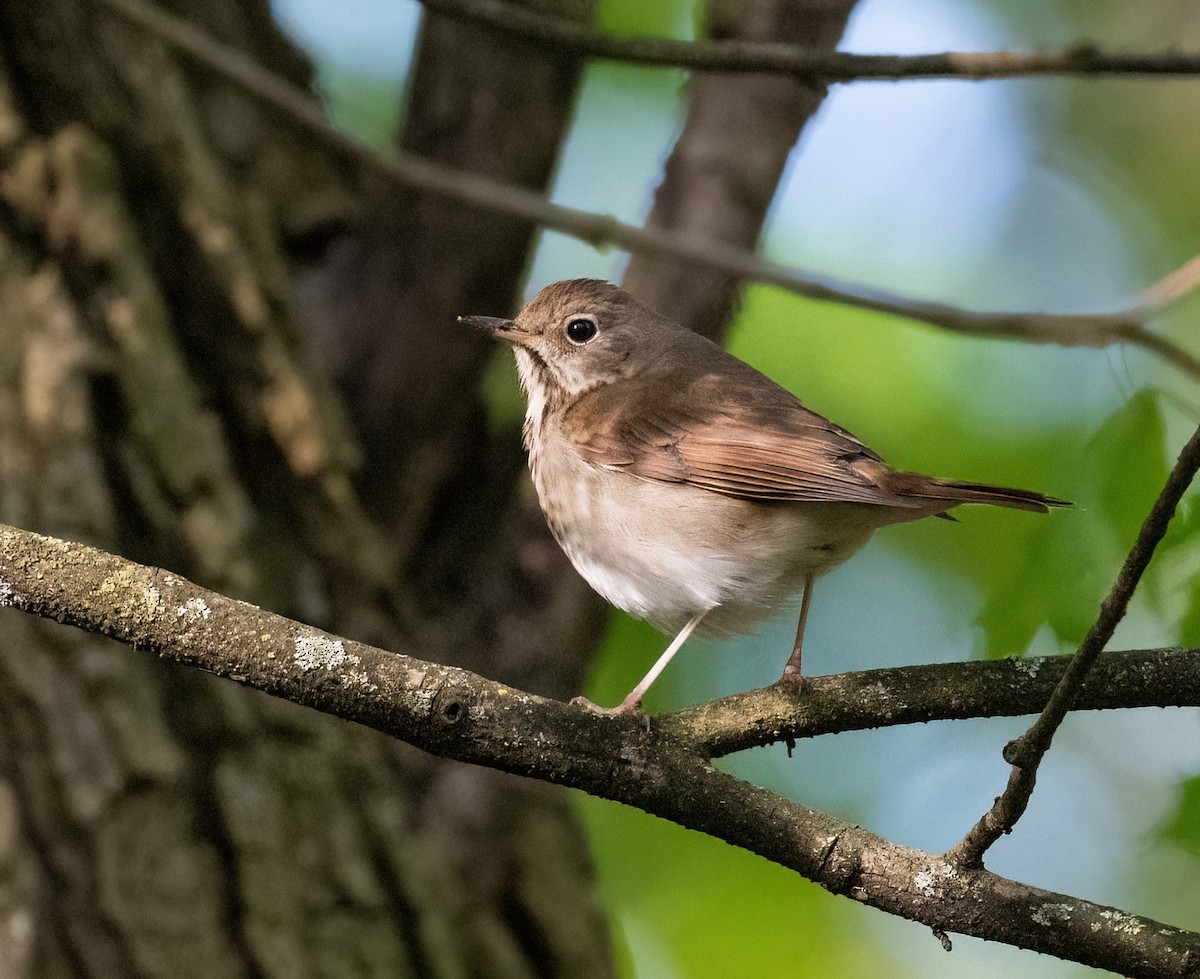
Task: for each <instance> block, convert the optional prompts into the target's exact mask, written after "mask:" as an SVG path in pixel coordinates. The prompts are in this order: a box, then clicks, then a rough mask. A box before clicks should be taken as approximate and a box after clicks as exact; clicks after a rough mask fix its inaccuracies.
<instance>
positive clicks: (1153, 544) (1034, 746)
mask: <svg viewBox="0 0 1200 979" xmlns="http://www.w3.org/2000/svg"><path fill="white" fill-rule="evenodd" d="M1197 471H1200V428H1198V429H1196V431H1195V432H1194V433H1193V434H1192V437H1191V438H1190V439H1189V440H1188V443H1187V445H1185V446H1184V447H1183V451H1182V452H1180V454H1179V458H1178V460H1176V462H1175V466H1174V468H1173V469H1172V470H1171V473H1170V475H1169V476H1168V477H1167V483H1166V485H1165V486H1164V487H1163V490H1162V492H1161V493H1159V495H1158V499H1157V500H1155V501H1154V506H1153V507H1152V508H1151V510H1150V513H1149V515H1148V516H1147V517H1146V520H1145V522H1144V523H1143V524H1142V529H1141V530H1140V531H1139V532H1138V536H1137V539H1136V540H1135V541H1134V542H1133V547H1132V548H1131V549H1130V551H1129V555H1128V556H1127V557H1126V558H1125V563H1124V564H1123V565H1122V566H1121V570H1120V571H1119V572H1118V574H1117V578H1116V581H1114V582H1113V585H1112V588H1111V589H1110V590H1109V593H1108V597H1107V598H1105V599H1104V601H1103V603H1101V605H1100V614H1099V615H1098V616H1097V617H1096V621H1095V622H1094V623H1093V624H1092V627H1091V629H1089V630H1088V634H1087V635H1086V636H1085V637H1084V640H1083V642H1082V644H1081V645H1080V647H1079V650H1078V651H1077V652H1076V653H1075V655H1074V656H1072V657H1071V660H1070V663H1069V664H1068V666H1067V669H1066V671H1065V672H1064V673H1063V676H1062V679H1061V680H1059V682H1058V684H1057V685H1056V686H1055V688H1054V692H1053V693H1052V694H1051V696H1050V700H1049V701H1048V702H1047V704H1046V707H1045V709H1044V710H1043V711H1042V712H1041V714H1040V715H1039V716H1038V718H1037V720H1036V721H1034V722H1033V724H1032V726H1031V727H1030V728H1029V730H1028V731H1026V732H1025V733H1024V734H1023V735H1021V737H1019V738H1017V739H1016V740H1015V741H1013V742H1012V743H1011V744H1009V745H1008V747H1007V748H1006V749H1005V751H1004V757H1005V760H1006V761H1008V762H1009V763H1010V764H1011V765H1012V771H1010V772H1009V776H1008V785H1007V786H1006V787H1005V789H1004V792H1003V794H1001V795H1000V797H999V798H997V799H996V801H995V803H994V804H993V806H992V808H991V809H990V810H988V811H987V812H986V813H984V815H983V817H982V818H981V819H980V820H979V822H977V823H976V824H975V825H974V826H973V827H972V828H971V831H970V832H969V833H968V834H967V835H966V836H965V837H964V838H963V840H962V841H961V842H960V843H959V844H958V846H956V847H955V848H954V849H953V850H952V851H951V852H950V853H949V854H948V857H949V858H950V859H951V861H953V862H954V863H955V864H957V865H960V866H976V865H978V864H979V863H980V862H981V860H982V858H983V855H984V853H986V852H987V849H988V847H990V846H991V845H992V844H993V843H995V842H996V840H998V839H999V838H1000V837H1001V836H1002V835H1004V834H1005V833H1008V832H1009V831H1011V830H1012V828H1013V826H1015V825H1016V823H1017V820H1019V819H1020V818H1021V816H1022V815H1023V814H1024V812H1025V807H1026V806H1027V805H1028V804H1029V798H1030V796H1032V795H1033V788H1034V785H1035V783H1036V782H1037V771H1038V766H1040V765H1041V763H1042V759H1043V758H1044V757H1045V755H1046V752H1047V751H1048V750H1050V742H1051V741H1052V740H1053V738H1054V734H1055V732H1056V731H1057V730H1058V728H1059V725H1061V724H1062V722H1063V718H1065V717H1066V716H1067V711H1069V710H1070V709H1071V708H1072V707H1073V706H1074V705H1075V703H1076V701H1077V700H1078V698H1079V696H1080V690H1081V688H1082V687H1083V683H1084V680H1085V679H1086V678H1087V676H1088V674H1089V673H1090V672H1091V670H1092V667H1093V666H1094V665H1095V663H1096V659H1097V658H1098V657H1099V655H1100V653H1101V651H1103V649H1104V647H1105V646H1106V645H1107V644H1108V641H1109V640H1110V639H1111V638H1112V634H1113V632H1115V631H1116V628H1117V623H1119V622H1120V621H1121V619H1123V618H1124V617H1125V610H1126V609H1127V608H1128V607H1129V601H1130V599H1132V598H1133V593H1134V591H1135V590H1136V589H1137V586H1138V582H1140V581H1141V579H1142V574H1143V573H1144V572H1145V570H1146V568H1147V567H1149V565H1150V559H1151V558H1153V557H1154V551H1155V548H1157V547H1158V544H1159V542H1160V541H1161V540H1162V539H1163V537H1164V536H1165V535H1166V533H1167V526H1168V525H1169V524H1170V522H1171V518H1172V517H1173V516H1174V515H1175V509H1176V507H1178V506H1179V501H1180V500H1181V499H1183V494H1184V493H1185V492H1186V491H1187V488H1188V487H1189V486H1190V485H1191V484H1192V480H1193V479H1194V478H1195V476H1196V472H1197Z"/></svg>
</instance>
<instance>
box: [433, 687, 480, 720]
mask: <svg viewBox="0 0 1200 979" xmlns="http://www.w3.org/2000/svg"><path fill="white" fill-rule="evenodd" d="M470 706H471V705H470V703H469V701H468V698H467V697H466V696H464V695H463V692H462V691H461V690H458V689H455V688H454V687H452V686H444V687H442V689H441V690H439V691H438V692H437V694H436V695H435V696H434V698H433V720H434V722H435V723H437V724H440V725H441V726H442V727H447V728H451V727H458V726H459V725H460V724H462V723H463V722H464V721H466V719H467V715H468V714H469V713H470Z"/></svg>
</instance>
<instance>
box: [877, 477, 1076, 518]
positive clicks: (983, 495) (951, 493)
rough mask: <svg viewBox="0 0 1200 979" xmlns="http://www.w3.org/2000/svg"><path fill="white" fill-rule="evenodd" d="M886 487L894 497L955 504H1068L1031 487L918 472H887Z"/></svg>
mask: <svg viewBox="0 0 1200 979" xmlns="http://www.w3.org/2000/svg"><path fill="white" fill-rule="evenodd" d="M888 475H889V479H888V485H887V489H889V490H891V491H892V492H893V493H895V494H896V495H897V496H915V497H922V498H924V499H927V500H952V501H953V502H955V503H987V504H990V505H991V506H1006V507H1012V508H1013V509H1014V510H1031V511H1033V512H1034V513H1049V512H1050V508H1051V507H1056V506H1071V501H1070V500H1059V499H1056V498H1055V497H1053V496H1046V495H1045V494H1043V493H1035V492H1034V491H1033V490H1023V489H1010V488H1008V487H1007V486H989V485H988V484H987V483H960V482H958V481H957V480H953V479H937V478H935V477H933V476H923V475H921V474H920V473H907V472H894V473H889V474H888Z"/></svg>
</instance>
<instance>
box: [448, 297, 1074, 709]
mask: <svg viewBox="0 0 1200 979" xmlns="http://www.w3.org/2000/svg"><path fill="white" fill-rule="evenodd" d="M466 321H467V322H469V323H472V324H474V325H476V326H479V327H481V328H483V329H486V330H488V331H489V332H491V333H493V334H495V335H496V336H499V337H501V338H502V339H504V340H506V341H508V342H509V343H510V344H511V345H512V346H513V350H514V352H515V353H516V357H517V364H518V368H519V370H520V374H521V380H522V384H523V386H524V387H525V390H526V393H527V395H528V399H529V408H528V413H527V415H526V423H525V440H526V446H527V448H528V449H529V454H530V467H531V469H532V471H533V477H534V483H535V485H536V487H537V490H538V498H539V500H540V502H541V504H542V508H543V510H544V511H545V513H546V517H547V520H548V522H549V524H550V527H551V529H552V530H553V532H554V534H555V536H556V538H557V539H558V541H559V543H560V544H561V545H562V546H563V549H564V550H565V551H566V552H567V554H568V556H570V558H571V560H572V562H573V563H574V564H575V566H576V568H577V569H578V570H579V572H580V573H581V574H582V575H583V576H584V577H585V578H586V579H587V580H588V582H589V583H590V584H592V586H593V587H594V588H596V590H597V591H599V592H600V593H601V594H602V595H604V597H605V598H607V599H608V600H609V601H611V602H612V603H613V604H615V605H617V606H619V607H620V608H623V609H625V610H626V611H628V612H630V613H631V614H633V615H636V616H639V617H641V618H647V619H649V620H650V621H652V622H654V623H655V624H656V625H659V626H660V627H662V628H664V629H668V630H679V634H678V635H677V636H676V639H675V641H674V642H672V644H671V646H670V647H669V648H668V650H667V652H666V653H664V655H663V657H661V658H660V660H659V662H658V663H657V664H656V665H655V668H654V669H653V670H651V672H650V674H649V675H648V676H647V677H646V679H645V680H643V681H642V683H640V684H639V685H638V687H637V688H635V689H634V691H633V692H631V694H630V695H629V697H627V698H626V700H625V701H624V702H623V703H622V705H621V706H620V707H619V708H617V710H619V711H625V710H633V709H636V707H637V703H638V701H639V700H640V698H641V695H642V694H643V693H644V692H645V690H646V688H647V687H648V686H649V684H650V682H651V681H652V680H653V679H654V677H655V676H657V674H658V672H659V671H660V670H661V669H662V667H663V666H665V664H666V661H667V660H668V659H669V658H670V656H671V655H673V654H674V652H675V651H676V650H677V649H678V648H679V646H680V645H681V644H682V641H683V639H684V638H686V636H687V635H688V634H689V633H690V632H691V630H692V629H693V628H695V627H697V626H700V627H701V628H702V629H708V630H710V631H715V632H718V633H725V632H731V631H742V630H745V629H747V628H750V627H752V626H753V625H754V624H755V623H756V622H758V621H759V620H761V619H762V618H764V617H766V616H768V615H770V614H772V613H773V612H774V611H775V610H776V609H777V608H778V607H779V606H780V605H781V604H782V603H784V602H786V601H787V600H788V599H789V597H790V596H792V595H794V594H795V593H796V592H799V591H801V590H803V593H804V595H803V601H802V604H801V614H800V622H799V626H798V628H797V636H796V643H795V646H794V648H793V652H792V656H791V657H790V658H789V660H788V665H787V668H786V669H785V676H799V671H800V650H801V640H802V637H803V629H804V619H805V615H806V613H807V609H808V598H809V596H810V594H811V586H812V582H813V579H814V578H816V577H817V576H818V575H820V574H823V573H825V572H826V571H828V570H830V569H831V568H833V567H835V566H836V565H837V564H840V563H841V562H842V561H843V560H845V559H846V558H847V557H849V556H850V555H851V554H852V553H854V551H855V550H857V549H858V548H859V547H861V546H862V544H864V543H865V542H866V540H867V538H868V537H869V536H870V535H871V533H872V532H873V531H874V530H876V529H878V528H879V527H882V526H885V525H887V524H891V523H898V522H902V521H908V520H915V519H919V518H921V517H925V516H945V515H946V511H948V510H950V509H951V508H953V507H955V506H958V505H959V504H962V503H984V504H991V505H994V506H1003V507H1012V508H1014V509H1020V510H1031V511H1037V512H1046V511H1047V510H1048V509H1049V508H1050V507H1052V506H1062V505H1065V504H1064V502H1063V501H1061V500H1057V499H1054V498H1053V497H1048V496H1044V495H1043V494H1041V493H1035V492H1032V491H1029V490H1020V489H1009V488H1006V487H999V486H989V485H986V484H981V483H969V482H958V481H954V480H947V479H939V478H936V477H933V476H925V475H922V474H920V473H912V472H902V471H897V470H894V469H892V468H891V467H890V466H888V465H887V463H885V462H884V461H883V459H882V458H880V456H879V455H878V454H877V453H875V452H874V451H872V450H871V449H870V448H868V447H867V446H866V445H865V444H863V442H861V441H860V440H859V439H858V438H857V437H855V436H854V435H853V434H851V433H850V432H848V431H846V430H845V429H844V428H841V427H840V426H838V425H835V424H834V423H833V422H831V421H829V420H828V419H827V418H824V417H822V416H821V415H818V414H816V413H815V412H813V411H810V410H809V409H808V408H806V407H805V406H804V405H803V404H801V402H800V401H799V399H797V398H796V397H795V396H794V395H792V394H791V393H790V392H788V391H787V390H785V389H784V388H782V387H780V386H779V385H778V384H776V383H775V382H774V381H772V380H771V379H770V378H768V377H766V376H765V375H764V374H762V373H760V372H759V371H757V370H755V369H754V368H753V367H751V366H750V365H748V364H746V363H744V362H743V361H741V360H738V359H737V358H736V357H734V356H733V355H731V354H729V353H728V352H726V351H725V350H723V349H722V348H720V347H719V346H717V345H716V344H714V343H712V342H710V341H709V340H706V339H704V338H703V337H700V336H698V335H696V334H694V333H691V332H690V331H688V330H685V329H683V328H682V327H681V326H679V325H678V324H676V323H674V322H672V321H671V320H668V319H667V318H665V317H663V316H661V315H660V314H658V313H656V312H655V311H653V310H651V309H650V308H648V307H646V306H644V305H642V304H641V303H639V302H637V301H636V300H635V299H633V297H632V296H629V295H628V294H627V293H625V292H623V291H622V290H620V289H618V288H617V287H616V286H613V285H610V284H609V283H606V282H600V281H598V280H594V279H575V280H570V281H566V282H558V283H555V284H554V285H551V286H547V287H546V288H545V289H543V290H542V291H541V292H540V293H538V295H537V296H535V297H534V299H533V300H532V301H530V303H529V304H528V305H527V306H526V307H525V308H524V309H523V310H522V311H521V312H520V313H519V314H518V316H517V318H516V319H515V320H499V319H491V318H487V317H467V318H466Z"/></svg>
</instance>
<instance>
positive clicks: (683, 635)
mask: <svg viewBox="0 0 1200 979" xmlns="http://www.w3.org/2000/svg"><path fill="white" fill-rule="evenodd" d="M707 613H708V609H705V610H704V611H703V612H697V613H696V614H695V615H693V616H692V617H691V619H689V620H688V624H687V625H685V626H684V627H683V628H682V629H680V630H679V635H677V636H676V637H675V638H674V639H672V640H671V645H669V646H668V647H667V648H666V650H665V651H664V652H663V654H662V655H661V656H660V657H659V658H658V660H657V661H656V662H655V664H654V665H653V666H652V667H650V672H649V673H647V674H646V675H645V676H644V677H642V679H641V681H640V682H639V683H638V685H637V686H636V687H634V688H633V689H632V690H630V691H629V696H627V697H626V698H625V699H624V700H622V701H621V702H620V703H619V704H617V706H616V707H598V706H597V705H596V704H593V703H592V702H591V701H590V700H588V699H587V698H586V697H576V698H575V699H574V700H572V701H571V703H573V704H578V705H579V706H581V707H586V708H587V709H588V710H590V711H592V712H593V713H596V714H605V715H610V716H611V715H616V714H636V713H637V712H638V710H639V708H640V706H641V702H642V697H644V696H645V694H646V691H647V690H649V689H650V684H652V683H653V682H654V681H655V680H657V679H658V675H659V674H660V673H661V672H662V671H663V670H664V669H666V666H667V664H668V663H669V662H671V657H672V656H674V655H675V654H676V653H677V652H679V647H680V646H682V645H683V644H684V642H685V641H686V640H687V637H688V636H690V635H691V634H692V630H693V629H695V628H696V626H698V625H699V624H700V620H701V619H702V618H704V616H705V615H706V614H707Z"/></svg>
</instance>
